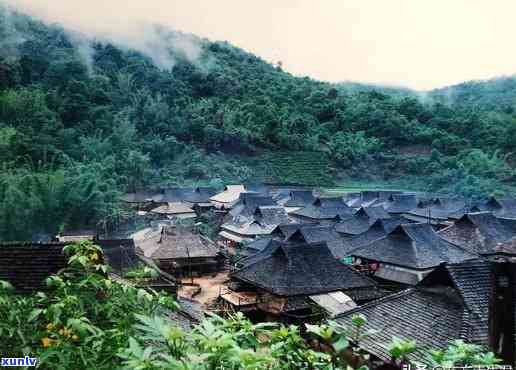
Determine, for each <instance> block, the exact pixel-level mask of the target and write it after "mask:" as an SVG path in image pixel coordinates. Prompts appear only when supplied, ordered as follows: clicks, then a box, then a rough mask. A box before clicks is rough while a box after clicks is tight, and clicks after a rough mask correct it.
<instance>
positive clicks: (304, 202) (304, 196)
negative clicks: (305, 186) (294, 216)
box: [284, 190, 315, 207]
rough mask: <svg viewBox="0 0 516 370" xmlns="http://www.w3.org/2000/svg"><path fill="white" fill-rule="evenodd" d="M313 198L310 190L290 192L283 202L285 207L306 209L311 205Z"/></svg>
mask: <svg viewBox="0 0 516 370" xmlns="http://www.w3.org/2000/svg"><path fill="white" fill-rule="evenodd" d="M314 200H315V197H314V195H313V193H312V190H292V191H291V192H290V197H289V199H288V200H287V201H286V202H285V204H284V206H285V207H306V206H309V205H310V204H312V203H313V202H314Z"/></svg>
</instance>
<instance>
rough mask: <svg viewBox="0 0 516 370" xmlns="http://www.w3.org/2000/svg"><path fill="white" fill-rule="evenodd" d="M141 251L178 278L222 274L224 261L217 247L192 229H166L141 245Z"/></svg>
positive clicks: (139, 244) (183, 227) (139, 243)
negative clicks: (214, 273)
mask: <svg viewBox="0 0 516 370" xmlns="http://www.w3.org/2000/svg"><path fill="white" fill-rule="evenodd" d="M137 251H138V253H140V254H142V255H143V256H144V257H146V258H150V259H152V260H153V261H154V262H155V263H156V264H157V265H158V266H159V268H160V269H162V270H163V271H165V272H167V273H170V274H172V275H174V276H176V277H187V276H194V275H201V274H204V273H210V272H216V271H219V270H220V268H221V267H222V263H223V257H222V256H221V254H220V253H219V252H220V251H219V249H218V248H217V247H216V245H215V244H214V243H212V242H211V241H209V240H208V239H206V238H204V237H203V236H202V235H200V234H199V233H197V232H195V231H194V230H193V228H191V227H185V226H171V227H164V228H162V229H161V231H160V232H159V233H155V234H154V235H151V236H150V237H148V238H146V239H144V240H142V241H139V242H138V243H137Z"/></svg>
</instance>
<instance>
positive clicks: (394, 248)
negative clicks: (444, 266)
mask: <svg viewBox="0 0 516 370" xmlns="http://www.w3.org/2000/svg"><path fill="white" fill-rule="evenodd" d="M351 255H352V256H353V257H354V258H355V263H356V264H358V265H361V266H362V267H366V268H367V269H368V271H370V272H371V273H372V274H373V276H374V277H375V278H378V279H381V280H382V281H388V282H391V283H395V284H403V285H415V284H417V283H418V282H419V281H421V280H422V279H423V278H424V277H425V276H426V275H428V274H429V273H430V272H431V271H432V270H433V269H435V268H436V267H437V266H439V265H440V264H441V263H443V262H447V263H460V262H463V261H466V260H470V259H474V258H477V257H478V255H477V254H474V253H471V252H468V251H467V250H466V249H464V248H462V247H460V246H458V245H455V244H453V243H451V242H449V241H447V240H445V239H443V238H441V237H440V236H439V235H438V234H437V233H436V232H435V231H434V230H433V229H432V227H431V225H429V224H422V223H420V224H404V225H400V226H398V227H396V228H395V229H394V230H392V231H391V232H390V233H389V234H387V235H386V236H384V237H383V238H380V239H377V240H375V241H373V242H371V243H369V244H367V245H365V246H363V247H360V248H357V249H355V250H353V251H352V252H351Z"/></svg>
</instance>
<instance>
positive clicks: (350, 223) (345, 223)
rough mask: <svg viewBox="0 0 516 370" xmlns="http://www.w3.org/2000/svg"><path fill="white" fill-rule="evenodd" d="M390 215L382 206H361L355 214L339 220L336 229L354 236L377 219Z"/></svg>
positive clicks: (362, 231) (364, 230)
mask: <svg viewBox="0 0 516 370" xmlns="http://www.w3.org/2000/svg"><path fill="white" fill-rule="evenodd" d="M390 217H391V216H390V215H389V214H388V213H387V212H386V211H385V209H384V208H383V207H382V206H372V207H360V209H359V210H358V211H357V212H356V213H355V214H354V215H353V216H351V217H349V218H346V219H343V220H341V221H339V222H338V223H337V224H336V225H335V230H336V231H337V232H338V233H340V234H342V235H345V236H354V235H358V234H362V233H364V232H366V231H367V230H368V229H369V228H370V227H371V225H372V224H374V223H375V221H376V220H378V219H386V218H390Z"/></svg>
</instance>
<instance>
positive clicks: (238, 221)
mask: <svg viewBox="0 0 516 370" xmlns="http://www.w3.org/2000/svg"><path fill="white" fill-rule="evenodd" d="M241 213H242V215H237V216H235V217H232V219H231V221H229V222H226V223H224V224H222V226H221V229H222V231H221V232H220V233H219V235H220V237H221V243H222V245H223V246H224V247H226V248H229V249H233V248H235V247H238V246H241V245H242V244H243V243H245V242H248V241H251V240H253V239H254V238H256V237H260V236H266V235H270V234H271V232H272V231H273V230H274V229H275V228H276V227H277V226H278V225H281V224H286V223H288V222H289V219H288V216H287V212H286V211H285V209H284V208H283V207H280V206H259V207H257V208H256V209H255V211H254V213H253V214H252V215H250V216H245V215H243V214H246V213H247V211H245V209H244V210H242V212H241ZM232 252H236V251H235V250H233V251H232Z"/></svg>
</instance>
